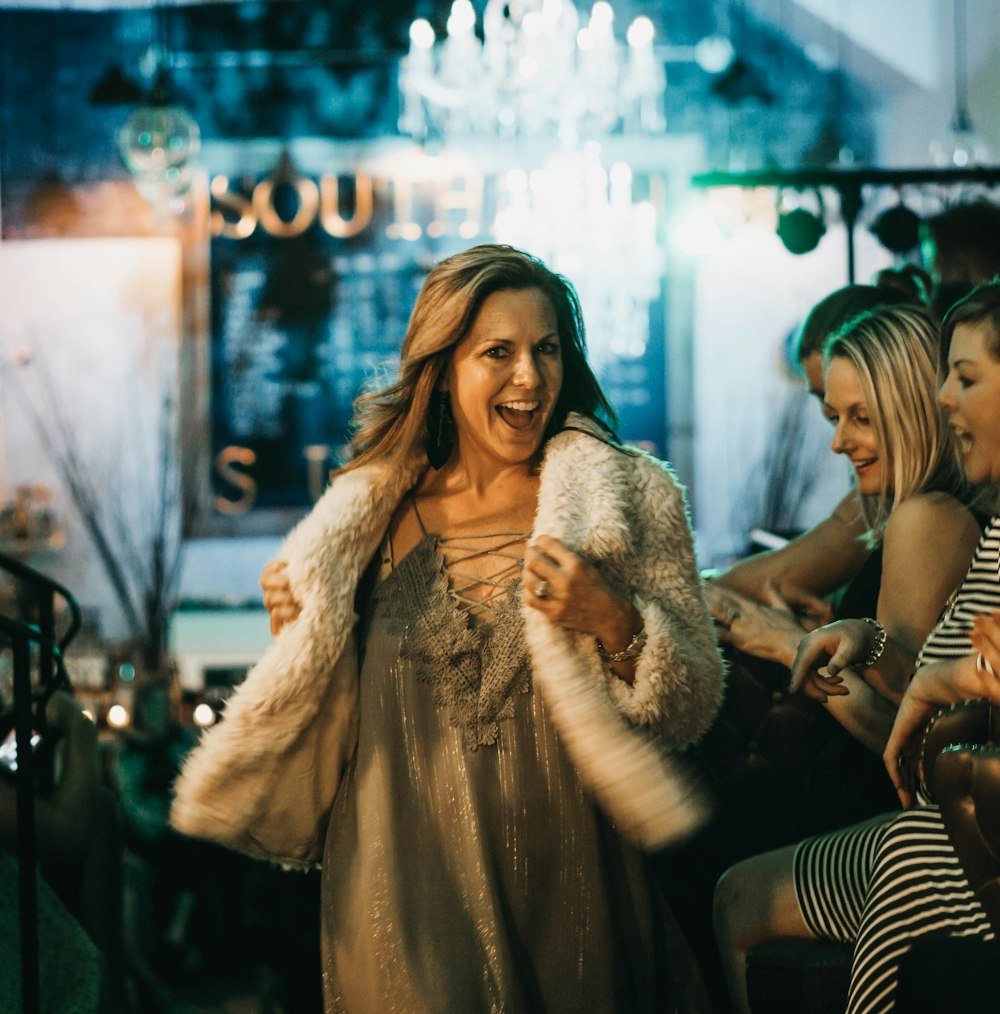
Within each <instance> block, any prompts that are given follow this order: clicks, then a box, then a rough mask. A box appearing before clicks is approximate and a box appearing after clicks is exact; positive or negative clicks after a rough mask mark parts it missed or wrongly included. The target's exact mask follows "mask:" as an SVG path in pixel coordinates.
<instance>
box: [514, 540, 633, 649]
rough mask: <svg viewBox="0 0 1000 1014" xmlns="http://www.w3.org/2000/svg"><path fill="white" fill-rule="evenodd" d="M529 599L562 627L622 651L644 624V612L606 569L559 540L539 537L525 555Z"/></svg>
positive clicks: (605, 647)
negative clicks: (616, 587) (610, 579)
mask: <svg viewBox="0 0 1000 1014" xmlns="http://www.w3.org/2000/svg"><path fill="white" fill-rule="evenodd" d="M524 575H525V578H524V590H525V592H526V593H527V602H528V605H529V606H531V608H532V609H537V610H538V612H540V613H541V614H542V615H543V616H545V617H546V618H547V619H549V620H551V621H552V622H553V623H555V624H557V625H558V626H560V627H565V628H566V629H567V630H575V631H577V632H578V633H581V634H590V635H591V636H593V637H596V638H598V639H599V640H600V642H601V644H602V645H603V646H604V649H605V651H608V652H614V651H621V650H622V649H624V648H625V647H626V646H627V645H628V643H629V642H630V641H631V640H632V637H633V635H634V634H636V633H637V632H638V631H639V628H640V627H641V626H642V617H641V616H640V615H639V611H638V610H637V609H636V608H635V606H634V605H632V603H631V602H630V601H629V600H628V599H625V598H623V597H622V596H621V595H619V594H618V593H617V592H615V591H614V590H613V589H612V587H611V586H610V585H609V584H608V582H607V580H606V579H605V578H604V576H603V575H602V574H601V572H600V571H599V570H598V569H597V568H596V567H595V566H594V565H593V564H592V563H589V562H588V561H586V560H584V559H583V558H582V557H581V556H578V555H577V554H576V553H574V552H573V551H572V550H569V549H567V548H566V547H565V546H564V545H563V544H562V543H561V542H559V540H558V539H553V538H552V537H551V536H548V535H540V536H538V538H537V539H535V541H534V542H533V543H532V544H531V545H530V546H529V547H528V548H527V550H526V551H525V554H524Z"/></svg>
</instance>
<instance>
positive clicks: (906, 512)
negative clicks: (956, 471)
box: [885, 492, 980, 552]
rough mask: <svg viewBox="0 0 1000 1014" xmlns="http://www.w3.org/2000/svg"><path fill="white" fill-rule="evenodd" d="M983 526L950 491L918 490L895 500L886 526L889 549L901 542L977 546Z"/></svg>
mask: <svg viewBox="0 0 1000 1014" xmlns="http://www.w3.org/2000/svg"><path fill="white" fill-rule="evenodd" d="M979 536H980V530H979V525H978V523H977V522H976V519H975V518H974V517H973V516H972V513H971V512H970V511H969V508H968V507H967V506H966V505H965V504H963V503H962V502H961V501H960V500H957V499H956V498H955V497H954V496H952V495H951V494H950V493H940V492H935V493H915V494H914V495H913V496H910V497H907V498H906V499H905V500H904V501H903V502H902V503H898V504H896V505H895V506H894V507H893V509H892V512H891V513H890V515H889V521H888V524H887V525H886V530H885V545H886V551H887V552H888V551H889V550H890V548H891V547H892V546H893V545H895V544H899V543H902V544H904V545H908V546H912V545H913V543H914V542H923V541H927V542H936V543H939V544H940V543H942V542H944V543H947V544H952V545H953V544H955V543H964V542H970V544H971V546H972V547H973V548H974V547H975V545H976V543H977V542H978V541H979Z"/></svg>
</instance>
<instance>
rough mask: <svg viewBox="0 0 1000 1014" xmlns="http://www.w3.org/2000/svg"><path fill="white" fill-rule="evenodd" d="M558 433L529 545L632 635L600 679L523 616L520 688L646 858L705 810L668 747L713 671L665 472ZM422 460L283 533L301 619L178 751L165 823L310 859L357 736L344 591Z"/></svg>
mask: <svg viewBox="0 0 1000 1014" xmlns="http://www.w3.org/2000/svg"><path fill="white" fill-rule="evenodd" d="M568 426H571V427H573V428H567V429H564V430H563V431H561V432H560V433H558V434H556V435H555V436H554V437H552V438H551V439H550V440H549V441H548V443H547V444H546V447H545V456H544V461H543V466H542V471H541V479H540V488H539V496H538V512H537V515H536V517H535V523H534V534H535V535H539V534H543V533H544V534H548V535H551V536H554V537H555V538H557V539H559V540H560V541H561V542H562V543H563V544H564V545H566V546H567V547H568V548H570V549H572V550H573V551H575V552H577V553H579V554H581V555H582V556H584V557H585V558H587V559H589V560H590V561H592V562H593V563H595V564H596V565H597V566H599V567H600V568H601V569H602V571H603V573H604V574H605V575H606V577H608V579H609V580H610V581H611V582H612V583H613V584H614V585H616V586H617V587H618V588H619V589H621V590H623V591H625V592H626V593H627V594H630V595H631V596H632V600H633V601H634V603H635V605H636V608H637V609H638V610H639V612H640V613H641V614H642V618H643V622H644V624H645V629H646V634H647V641H646V644H645V647H644V648H643V651H642V654H641V656H640V658H639V661H638V664H637V668H636V673H635V681H634V683H633V684H631V685H629V684H626V683H625V682H623V681H622V680H620V679H617V678H616V677H614V676H613V675H611V674H610V673H609V671H608V670H607V668H606V667H605V666H604V664H603V663H602V662H601V659H600V657H599V656H598V654H597V651H596V648H595V644H594V639H593V637H590V636H586V635H583V634H578V633H575V632H573V631H569V630H565V629H563V628H561V627H558V626H555V625H554V624H552V623H550V622H549V621H548V620H547V619H545V618H544V617H543V616H542V615H541V614H540V613H538V612H536V611H535V610H533V609H531V608H529V607H527V606H524V607H523V608H524V622H525V637H526V639H527V642H528V650H529V655H530V658H531V665H532V680H533V685H534V688H535V690H536V691H537V692H540V693H541V694H542V695H543V697H544V699H545V704H546V707H547V709H548V713H549V715H550V716H551V719H552V722H553V723H554V725H555V728H556V732H557V734H558V736H559V738H560V740H561V742H562V744H563V746H564V747H565V749H566V752H567V755H568V756H569V758H570V760H571V761H572V762H573V764H574V766H575V768H576V770H577V773H578V775H579V777H580V779H581V782H582V784H583V785H584V786H585V787H586V788H587V789H588V790H589V791H590V792H591V794H592V795H593V796H594V798H595V799H596V801H597V802H598V804H599V805H600V806H601V807H602V808H603V810H604V812H605V813H606V815H607V816H608V817H609V819H610V820H611V821H612V822H613V823H614V824H615V825H616V827H617V828H618V830H619V832H620V833H621V834H622V835H623V836H624V837H625V838H627V839H629V840H631V841H633V842H635V843H636V844H638V845H640V846H642V847H644V848H657V847H660V846H662V845H664V844H666V843H668V842H670V841H672V840H675V839H677V838H678V837H681V836H682V835H685V834H687V833H688V832H690V831H691V830H692V829H693V828H694V827H695V826H697V825H698V824H699V823H700V822H701V820H702V818H703V817H704V804H703V802H702V801H701V798H700V796H699V795H698V794H697V792H695V791H694V789H693V787H692V786H691V785H690V783H689V782H688V780H687V779H686V778H685V777H684V775H683V774H682V773H681V772H679V771H678V769H677V768H676V766H675V764H676V762H675V761H674V760H673V759H672V758H671V757H670V754H669V751H670V750H672V749H674V748H678V747H682V746H685V745H687V744H689V743H691V742H692V741H694V740H695V739H697V738H698V737H699V736H700V735H701V734H702V733H703V732H704V731H705V730H706V729H707V728H708V726H709V724H710V723H711V721H712V719H713V717H714V716H715V713H716V711H717V709H718V706H719V703H720V700H721V697H722V682H723V681H722V662H721V660H720V656H719V652H718V648H717V644H716V639H715V634H714V630H713V627H712V624H711V621H710V618H709V614H708V610H707V608H706V605H705V601H704V598H703V596H702V591H701V585H700V581H699V577H698V574H697V571H696V569H695V561H694V550H693V545H692V540H691V531H690V526H689V522H688V516H687V511H686V506H685V501H684V495H683V492H682V490H681V488H680V486H679V485H678V483H677V482H676V480H675V479H674V477H673V475H672V474H671V472H670V471H669V469H668V468H667V466H666V465H664V464H663V463H662V462H660V461H658V460H656V459H655V458H652V457H650V456H648V455H644V454H641V453H639V452H633V451H631V450H629V451H627V452H626V451H623V450H621V449H619V448H617V447H614V446H612V445H610V444H608V443H607V441H606V440H605V439H602V438H601V437H600V431H599V430H598V429H597V428H596V427H595V426H594V425H593V424H592V423H590V422H589V421H588V420H585V419H582V418H581V417H578V416H571V417H570V420H569V422H568ZM425 467H426V460H425V459H424V456H423V455H422V454H421V455H419V456H418V457H416V458H414V460H412V461H411V462H409V464H408V465H406V466H405V467H400V465H399V464H398V463H395V464H382V463H375V464H370V465H367V466H364V467H362V468H359V469H357V470H355V471H353V472H348V473H346V474H344V475H341V476H339V477H338V478H336V479H335V480H334V482H333V483H332V485H331V486H330V487H329V489H328V490H327V491H326V493H325V494H324V495H323V497H322V498H321V499H320V500H319V502H318V503H317V504H316V506H315V508H314V509H313V510H312V512H311V513H310V514H309V515H308V517H306V518H305V519H304V520H303V521H302V522H300V523H299V525H298V526H297V527H296V528H294V529H293V530H292V532H291V533H290V535H289V536H288V538H287V540H286V541H285V543H284V546H283V547H282V549H281V551H280V554H279V558H280V559H282V560H284V561H285V562H286V563H287V573H288V577H289V581H290V583H291V587H292V591H293V594H294V595H295V597H296V598H297V599H298V601H299V602H300V604H301V606H302V612H301V614H300V616H299V617H298V618H297V619H296V620H295V621H294V622H292V623H290V624H288V625H286V627H285V628H284V629H283V630H282V631H281V633H280V634H279V635H278V636H277V637H276V638H275V639H274V641H273V642H272V643H271V645H270V646H269V647H268V648H267V650H266V651H265V653H264V656H263V657H262V658H261V660H260V662H259V663H258V664H257V665H256V666H255V667H254V668H253V669H252V670H251V672H250V673H249V675H248V676H247V679H246V681H245V682H244V683H243V684H242V685H241V686H240V687H239V688H238V689H237V691H236V693H235V694H234V695H233V697H232V698H231V699H230V700H229V702H228V704H227V706H226V712H225V717H224V720H223V721H222V722H220V723H219V724H218V725H217V726H215V727H213V728H211V729H209V730H208V731H207V732H206V733H205V734H204V736H203V738H202V740H201V742H200V744H199V746H198V747H197V748H196V749H195V750H194V751H193V753H192V754H191V755H190V756H189V758H188V760H187V762H186V763H185V765H184V768H183V771H182V772H181V775H180V777H179V779H178V781H177V785H176V795H175V799H174V802H173V807H172V813H171V820H172V823H173V825H174V827H175V828H176V829H177V830H179V831H181V832H183V833H184V834H188V835H193V836H195V837H200V838H208V839H211V840H213V841H216V842H219V843H221V844H223V845H226V846H228V847H230V848H234V849H237V850H239V851H243V852H246V853H249V854H251V855H257V856H261V857H266V858H270V859H274V860H277V861H279V862H281V863H283V864H285V865H288V866H304V865H310V864H315V863H316V862H317V861H318V860H319V858H320V857H321V856H322V853H323V840H324V836H325V833H326V827H327V822H328V819H329V814H330V809H331V807H332V805H333V798H334V795H335V793H336V789H337V786H338V784H339V782H340V779H341V777H342V775H343V773H344V770H345V768H346V766H347V765H348V763H349V762H350V760H351V757H352V754H353V752H354V748H355V745H356V742H357V722H358V716H357V700H358V689H357V688H358V664H357V648H356V645H355V643H354V630H355V626H356V620H357V615H356V613H355V593H356V589H357V587H358V583H359V581H360V578H361V576H362V574H363V572H364V570H365V568H366V566H367V564H368V562H369V561H370V560H371V558H372V555H373V554H374V553H375V551H376V549H377V548H378V545H379V543H380V542H381V540H382V538H383V535H384V533H385V531H386V528H387V526H388V523H389V520H390V518H391V517H392V515H393V513H394V512H395V510H396V508H397V506H398V505H399V503H400V502H401V500H402V498H403V497H404V496H405V494H406V493H407V492H408V491H409V490H410V489H411V488H412V487H413V485H414V484H415V483H416V481H417V479H418V478H419V476H420V474H421V473H422V471H423V469H424V468H425ZM502 734H503V733H502V726H501V735H502Z"/></svg>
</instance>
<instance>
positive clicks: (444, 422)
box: [424, 391, 455, 469]
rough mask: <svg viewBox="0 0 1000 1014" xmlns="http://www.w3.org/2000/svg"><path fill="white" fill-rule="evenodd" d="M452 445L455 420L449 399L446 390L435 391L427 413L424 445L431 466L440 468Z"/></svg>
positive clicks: (453, 443) (449, 453)
mask: <svg viewBox="0 0 1000 1014" xmlns="http://www.w3.org/2000/svg"><path fill="white" fill-rule="evenodd" d="M454 445H455V420H454V418H453V417H452V414H451V400H450V399H449V398H448V393H447V391H435V392H434V393H433V394H432V395H431V404H430V410H429V411H428V413H427V441H426V444H425V445H424V446H425V447H426V449H427V460H428V461H429V462H430V465H431V467H432V468H435V469H437V468H440V467H441V466H442V465H443V464H444V463H445V462H446V461H447V460H448V458H449V457H451V449H452V447H454Z"/></svg>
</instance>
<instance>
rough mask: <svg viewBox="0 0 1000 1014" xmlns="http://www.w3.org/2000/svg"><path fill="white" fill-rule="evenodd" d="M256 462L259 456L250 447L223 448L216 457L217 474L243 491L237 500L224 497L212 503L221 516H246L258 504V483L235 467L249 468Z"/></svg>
mask: <svg viewBox="0 0 1000 1014" xmlns="http://www.w3.org/2000/svg"><path fill="white" fill-rule="evenodd" d="M256 461H257V455H256V454H255V453H254V452H253V451H252V450H250V448H249V447H234V446H230V447H223V448H222V450H221V451H219V453H218V454H217V455H216V456H215V474H216V475H217V476H218V477H219V478H220V479H221V480H222V481H224V482H228V483H230V484H231V485H233V486H235V487H236V488H237V489H239V490H241V491H242V493H241V495H240V497H239V499H237V500H227V499H226V497H224V496H217V497H215V498H214V499H213V501H212V503H213V505H214V507H215V509H216V510H217V511H218V512H219V513H220V514H246V513H247V512H248V511H249V510H250V509H251V508H252V507H253V505H254V504H255V503H256V502H257V483H256V481H255V480H254V478H253V476H251V475H247V474H246V472H243V471H241V470H240V469H238V468H236V467H235V466H236V465H242V466H243V467H244V468H249V467H250V466H251V465H253V464H255V463H256Z"/></svg>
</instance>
